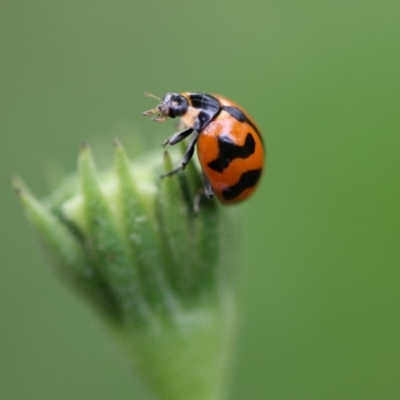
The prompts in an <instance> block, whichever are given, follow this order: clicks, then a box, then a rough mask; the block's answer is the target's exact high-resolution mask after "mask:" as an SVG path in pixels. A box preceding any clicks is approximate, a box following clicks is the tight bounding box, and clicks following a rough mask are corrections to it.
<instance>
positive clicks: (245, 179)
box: [222, 168, 261, 201]
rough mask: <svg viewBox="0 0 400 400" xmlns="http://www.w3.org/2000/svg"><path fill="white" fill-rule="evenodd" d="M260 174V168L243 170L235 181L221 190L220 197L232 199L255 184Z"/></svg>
mask: <svg viewBox="0 0 400 400" xmlns="http://www.w3.org/2000/svg"><path fill="white" fill-rule="evenodd" d="M260 176H261V168H260V169H252V170H250V171H246V172H244V173H243V174H242V175H241V176H240V179H239V180H238V182H237V183H235V184H234V185H232V186H229V187H228V188H227V189H224V190H223V191H222V197H223V198H224V200H228V201H229V200H233V199H235V198H236V197H238V196H239V195H240V194H241V193H242V192H243V191H244V190H246V189H249V188H251V187H253V186H255V185H256V183H257V182H258V180H259V179H260Z"/></svg>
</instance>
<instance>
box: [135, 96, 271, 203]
mask: <svg viewBox="0 0 400 400" xmlns="http://www.w3.org/2000/svg"><path fill="white" fill-rule="evenodd" d="M145 96H147V97H153V98H155V99H157V100H158V101H159V102H160V104H158V106H157V107H156V108H154V109H151V110H148V111H145V112H144V113H143V115H144V116H148V115H153V114H157V115H156V116H155V117H153V121H158V122H163V121H166V120H167V119H168V117H169V118H176V117H179V118H180V119H181V121H182V126H183V127H184V129H183V130H182V131H179V132H177V133H175V134H174V135H172V136H171V137H170V138H168V139H167V140H166V141H165V142H164V143H163V145H164V146H166V145H174V144H176V143H179V142H180V141H182V140H183V139H185V138H186V137H188V136H189V135H191V134H193V135H192V139H191V141H190V143H189V145H188V147H187V150H186V151H185V153H184V155H183V158H182V161H181V165H179V166H178V167H177V168H175V169H174V170H172V171H170V172H169V173H167V174H165V175H163V176H169V175H172V174H174V173H176V172H178V171H179V170H181V169H184V168H185V166H186V165H187V164H188V163H189V161H190V160H191V158H192V156H193V153H194V150H195V147H196V144H197V154H198V158H199V161H200V165H201V168H202V170H203V178H204V191H205V194H206V196H207V197H209V198H212V197H213V195H214V194H215V195H216V196H217V197H218V199H219V200H220V201H221V202H222V203H225V204H233V203H237V202H239V201H242V200H244V199H246V198H247V197H249V196H250V195H251V194H252V193H253V192H254V190H255V189H256V187H257V184H258V183H259V181H260V177H261V174H262V169H263V166H264V148H263V140H262V138H261V134H260V131H259V129H258V127H257V125H256V124H255V122H254V120H253V119H252V118H251V117H250V115H249V114H248V113H247V112H246V111H244V110H243V108H242V107H240V106H239V105H237V104H235V103H234V102H232V101H231V100H228V99H227V98H225V97H222V96H219V95H215V94H212V95H211V94H206V93H190V92H186V93H167V94H166V95H165V96H164V97H162V98H158V97H156V96H154V95H152V94H149V93H145Z"/></svg>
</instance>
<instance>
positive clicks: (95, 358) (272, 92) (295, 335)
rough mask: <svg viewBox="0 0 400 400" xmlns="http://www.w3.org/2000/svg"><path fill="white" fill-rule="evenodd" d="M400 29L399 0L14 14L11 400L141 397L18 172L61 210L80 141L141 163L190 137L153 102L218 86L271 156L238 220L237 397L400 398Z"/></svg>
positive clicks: (3, 186)
mask: <svg viewBox="0 0 400 400" xmlns="http://www.w3.org/2000/svg"><path fill="white" fill-rule="evenodd" d="M399 15H400V3H399V2H398V1H384V0H382V1H372V0H371V1H369V0H362V1H361V0H360V1H357V0H347V1H316V0H315V1H310V0H302V1H296V0H288V1H270V0H265V1H260V0H248V1H245V2H232V1H227V0H221V1H216V0H213V1H211V0H203V1H193V2H188V1H183V0H170V1H168V2H166V1H163V2H161V1H155V0H150V1H115V2H111V1H104V0H97V1H89V0H79V1H77V0H68V1H64V0H59V1H43V0H36V1H31V0H20V1H11V0H2V1H1V3H0V46H1V53H0V54H1V55H0V68H1V70H0V85H1V86H0V87H1V89H0V135H1V148H0V151H1V156H0V165H1V173H2V179H1V180H0V190H1V206H0V229H1V232H0V239H1V240H0V246H1V251H0V257H1V260H0V316H1V322H0V398H1V399H8V400H17V399H18V400H19V399H24V400H34V399H35V400H36V399H40V400H42V399H86V400H89V399H97V400H101V399H104V400H105V399H107V400H108V399H119V400H124V399H126V400H127V399H135V398H137V399H139V398H140V397H139V393H140V392H139V391H138V389H137V387H136V385H135V383H134V382H133V381H132V380H131V377H130V374H129V372H128V370H127V368H126V366H125V364H124V363H123V362H122V361H120V360H119V358H118V356H117V355H115V354H114V350H113V348H111V346H110V345H109V344H108V343H107V340H106V338H105V334H104V333H103V332H102V330H101V329H99V326H98V325H99V324H98V323H97V321H96V320H95V318H92V316H91V314H90V312H89V311H88V309H87V308H86V306H85V305H84V304H82V303H81V302H80V300H78V299H77V298H75V297H74V295H73V294H72V293H70V292H69V291H68V290H67V289H66V288H64V286H62V285H61V284H60V283H59V282H58V281H57V280H56V279H55V278H54V277H53V275H52V274H51V272H50V271H49V270H48V269H47V268H46V266H45V265H44V263H43V261H42V258H41V257H40V255H39V254H38V251H37V249H36V248H35V246H34V245H33V243H34V242H33V240H32V235H31V232H30V230H29V228H28V225H27V223H26V221H25V219H24V217H23V215H22V212H21V210H20V208H19V205H18V203H17V201H16V199H15V196H14V194H13V193H12V190H11V189H10V186H9V182H8V181H7V177H8V176H9V175H10V174H12V173H14V172H18V173H19V174H20V175H22V176H23V177H24V179H25V180H26V181H27V182H28V184H29V185H30V187H31V188H32V189H33V191H34V192H35V193H36V194H38V195H39V196H43V195H45V194H46V193H48V190H49V187H51V186H49V185H48V182H49V180H50V181H51V180H53V181H55V182H56V181H57V179H58V176H59V175H58V174H59V173H60V172H62V171H68V172H69V171H73V170H74V168H75V162H76V156H77V151H78V148H79V145H80V143H81V142H82V141H87V142H89V143H91V144H92V145H93V148H94V151H95V154H96V157H97V160H98V161H99V164H102V163H104V164H107V162H108V161H107V157H108V159H110V158H111V154H112V139H113V138H114V137H115V136H118V137H120V138H121V140H122V141H123V143H125V145H126V146H127V148H128V152H129V153H130V154H131V155H132V154H135V151H136V152H137V149H138V148H140V146H144V147H149V148H150V147H154V146H158V145H159V143H160V142H162V140H163V139H164V138H165V135H166V133H167V132H171V129H173V124H171V123H169V124H165V126H162V125H153V124H151V123H150V122H149V120H147V119H144V118H142V117H141V112H142V111H144V110H146V109H148V108H151V107H152V106H153V105H154V101H152V100H151V99H146V98H144V97H143V92H144V91H150V92H152V93H154V94H157V95H163V94H164V93H166V92H168V91H177V92H179V91H205V92H211V93H220V94H224V95H226V96H227V97H230V98H232V99H234V100H236V101H237V102H239V103H240V104H242V105H243V106H245V108H247V109H248V110H250V111H251V113H252V114H253V116H254V117H255V119H256V120H257V121H258V123H259V125H260V126H261V128H262V131H263V133H264V137H265V141H266V143H267V147H268V172H267V174H266V175H265V177H264V180H263V183H262V186H261V188H260V190H259V191H258V192H257V194H256V195H255V196H254V197H253V198H252V199H251V200H249V201H248V202H245V203H243V205H240V206H237V210H238V212H240V213H241V214H242V221H243V226H242V230H243V241H244V243H245V249H246V253H245V255H244V258H245V262H244V263H243V265H242V266H240V293H241V297H242V300H243V303H242V306H241V308H242V330H241V335H240V338H239V342H238V352H237V357H236V364H235V366H234V370H233V376H232V378H233V379H232V385H231V395H230V399H231V400H243V399H274V400H302V399H304V400H314V399H315V400H317V399H318V400H321V399H332V400H336V399H340V400H345V399H349V400H356V399H362V400H372V399H376V400H378V399H379V400H382V399H385V400H387V399H399V398H400V228H399V226H400V211H399V206H400V180H399V175H400V161H399V158H400V116H399V111H400V110H399V105H400V23H399ZM138 143H141V144H140V145H139V144H138ZM160 156H161V153H160Z"/></svg>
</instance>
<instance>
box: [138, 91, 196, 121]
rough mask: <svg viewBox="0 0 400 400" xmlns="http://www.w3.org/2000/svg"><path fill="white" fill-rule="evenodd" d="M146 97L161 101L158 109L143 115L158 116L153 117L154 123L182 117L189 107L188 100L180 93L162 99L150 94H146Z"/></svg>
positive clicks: (168, 94)
mask: <svg viewBox="0 0 400 400" xmlns="http://www.w3.org/2000/svg"><path fill="white" fill-rule="evenodd" d="M144 95H145V96H146V97H154V98H155V99H157V100H159V101H160V104H159V105H158V106H157V107H156V108H153V109H151V110H148V111H145V112H144V113H143V115H144V116H148V115H153V114H157V116H155V117H153V121H158V122H163V121H165V120H166V119H167V118H168V117H170V118H176V117H181V116H182V115H184V114H185V113H186V111H187V109H188V107H189V103H188V101H187V99H186V98H185V97H184V96H183V95H181V94H179V93H167V94H166V95H165V96H164V97H163V98H162V99H160V98H158V97H156V96H154V95H152V94H150V93H145V94H144Z"/></svg>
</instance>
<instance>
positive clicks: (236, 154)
mask: <svg viewBox="0 0 400 400" xmlns="http://www.w3.org/2000/svg"><path fill="white" fill-rule="evenodd" d="M255 148H256V142H255V140H254V138H253V135H252V134H251V133H248V134H247V136H246V140H245V142H244V144H243V145H242V146H240V145H237V144H236V143H235V142H233V141H232V139H231V138H230V136H229V135H221V136H218V157H217V158H216V159H215V160H213V161H211V162H209V163H208V164H207V165H208V166H209V167H210V168H211V169H213V170H214V171H217V172H222V171H223V170H224V169H225V168H227V167H228V166H229V164H230V163H231V162H232V161H233V160H235V159H236V158H247V157H249V156H251V155H252V154H253V153H254V151H255Z"/></svg>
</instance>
